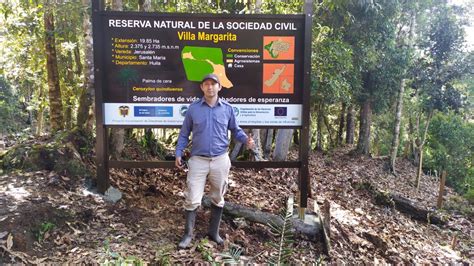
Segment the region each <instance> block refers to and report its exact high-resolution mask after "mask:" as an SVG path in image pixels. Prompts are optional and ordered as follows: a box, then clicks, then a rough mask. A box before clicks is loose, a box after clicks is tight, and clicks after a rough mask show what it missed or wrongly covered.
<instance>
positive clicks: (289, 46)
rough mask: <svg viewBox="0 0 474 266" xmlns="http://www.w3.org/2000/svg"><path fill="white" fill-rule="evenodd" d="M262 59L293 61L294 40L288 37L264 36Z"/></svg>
mask: <svg viewBox="0 0 474 266" xmlns="http://www.w3.org/2000/svg"><path fill="white" fill-rule="evenodd" d="M263 49H264V53H263V59H265V60H294V59H295V38H294V37H290V36H264V37H263Z"/></svg>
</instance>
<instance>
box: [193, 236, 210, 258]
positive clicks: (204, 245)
mask: <svg viewBox="0 0 474 266" xmlns="http://www.w3.org/2000/svg"><path fill="white" fill-rule="evenodd" d="M196 250H197V251H198V252H199V253H201V256H202V259H203V260H205V261H207V262H213V261H214V258H213V257H212V251H211V249H210V247H209V240H207V239H206V238H203V239H201V241H199V243H198V245H197V247H196Z"/></svg>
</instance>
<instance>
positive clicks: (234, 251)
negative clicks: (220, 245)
mask: <svg viewBox="0 0 474 266" xmlns="http://www.w3.org/2000/svg"><path fill="white" fill-rule="evenodd" d="M242 251H243V248H241V247H239V246H237V245H232V246H230V248H229V251H228V252H225V253H221V254H219V255H220V256H221V257H222V258H223V260H222V262H223V263H224V264H231V265H232V264H237V263H239V262H240V255H242Z"/></svg>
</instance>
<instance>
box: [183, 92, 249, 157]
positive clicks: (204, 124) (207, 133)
mask: <svg viewBox="0 0 474 266" xmlns="http://www.w3.org/2000/svg"><path fill="white" fill-rule="evenodd" d="M229 130H230V131H231V132H232V134H233V136H234V138H235V139H236V140H237V141H239V142H242V143H245V142H246V141H247V135H246V134H245V132H244V131H243V130H242V129H241V128H240V127H239V125H238V124H237V121H236V119H235V114H234V109H233V108H232V106H231V105H230V104H229V103H228V102H226V101H224V100H221V99H220V98H219V99H218V100H217V103H216V105H215V106H214V107H210V106H209V105H208V104H207V103H206V101H205V100H204V97H203V98H201V99H200V100H198V101H196V102H194V103H192V104H191V105H189V108H188V111H187V112H186V116H185V118H184V121H183V125H182V126H181V131H180V133H179V137H178V144H177V145H176V157H182V155H183V150H184V149H185V148H186V146H187V145H188V142H189V135H190V134H191V132H192V133H193V137H192V139H193V145H192V148H191V156H194V155H200V156H207V157H209V156H210V157H214V156H219V155H221V154H224V153H225V152H227V148H228V147H229V137H228V131H229Z"/></svg>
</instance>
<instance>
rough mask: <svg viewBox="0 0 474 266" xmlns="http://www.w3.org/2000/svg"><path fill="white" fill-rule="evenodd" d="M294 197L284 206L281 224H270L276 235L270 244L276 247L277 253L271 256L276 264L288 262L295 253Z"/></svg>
mask: <svg viewBox="0 0 474 266" xmlns="http://www.w3.org/2000/svg"><path fill="white" fill-rule="evenodd" d="M292 217H293V198H289V199H288V201H287V205H286V207H285V208H283V210H282V212H281V214H280V218H281V220H282V222H281V223H280V224H268V226H269V227H270V231H271V233H272V235H273V236H275V238H276V239H275V240H276V241H275V242H272V243H270V245H271V246H272V247H273V248H274V249H275V252H276V255H274V256H272V257H271V258H270V263H272V264H276V265H283V264H288V263H289V262H290V261H289V260H290V258H291V255H292V254H293V242H294V241H293V223H292V222H291V218H292Z"/></svg>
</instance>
